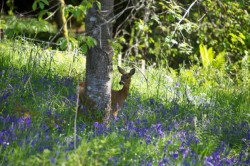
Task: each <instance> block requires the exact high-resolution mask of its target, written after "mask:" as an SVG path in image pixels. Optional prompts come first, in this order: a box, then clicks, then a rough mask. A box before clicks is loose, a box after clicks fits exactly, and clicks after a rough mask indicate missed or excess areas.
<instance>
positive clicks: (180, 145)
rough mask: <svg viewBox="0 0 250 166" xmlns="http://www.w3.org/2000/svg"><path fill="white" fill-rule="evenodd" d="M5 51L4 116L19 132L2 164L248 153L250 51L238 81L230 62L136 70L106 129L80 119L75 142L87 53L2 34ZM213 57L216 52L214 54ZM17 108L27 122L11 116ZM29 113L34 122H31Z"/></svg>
mask: <svg viewBox="0 0 250 166" xmlns="http://www.w3.org/2000/svg"><path fill="white" fill-rule="evenodd" d="M204 48H205V46H204V45H203V46H202V49H203V50H205V52H208V50H209V49H207V48H206V49H204ZM0 55H1V56H0V71H1V73H0V78H1V79H0V89H1V90H0V100H1V101H3V102H0V110H1V112H0V117H1V118H2V119H4V121H3V120H1V121H0V131H1V134H6V135H7V136H9V135H8V134H9V132H7V133H5V132H4V131H5V130H8V131H11V132H10V133H12V131H15V133H14V134H15V135H11V137H10V138H11V139H10V140H8V141H9V142H7V143H6V142H4V143H5V144H4V145H3V146H1V147H0V152H1V153H0V158H2V159H4V160H1V161H0V164H1V165H8V164H9V165H26V164H27V165H37V164H38V165H75V164H76V163H77V164H78V165H115V164H117V165H126V164H129V165H146V164H147V163H151V164H153V165H158V164H159V163H161V162H166V161H167V164H169V165H184V164H185V163H193V164H194V165H203V164H204V162H205V161H206V159H208V158H215V156H213V155H215V154H218V155H219V157H220V159H218V158H216V161H217V159H218V160H219V161H221V162H223V161H224V160H227V159H230V158H234V159H235V160H236V164H238V162H240V161H239V158H241V159H242V160H243V159H244V160H245V161H246V160H247V157H249V145H248V142H247V141H249V139H248V134H249V125H250V124H249V121H250V116H249V114H250V112H249V102H248V101H249V100H250V94H249V93H250V92H249V88H250V87H249V85H250V84H249V73H247V72H248V70H247V69H248V67H249V66H248V65H249V57H248V56H246V57H245V58H244V59H242V62H241V65H239V66H238V67H239V68H238V69H237V71H236V72H237V73H236V74H237V77H238V79H237V80H232V79H231V78H230V75H229V74H228V73H227V72H226V68H225V69H223V68H220V70H219V71H218V69H217V68H216V67H212V66H210V67H209V70H204V68H203V67H200V66H193V67H192V68H190V69H185V68H180V69H179V72H177V71H175V70H174V69H171V68H158V69H155V68H153V67H148V68H147V71H146V73H145V75H144V76H143V75H141V73H140V72H137V73H136V74H135V76H134V77H133V79H132V85H131V88H130V95H129V96H128V99H127V102H126V103H125V104H124V107H123V109H122V110H121V112H119V116H118V119H116V120H114V121H111V122H110V124H109V125H108V126H107V128H105V127H104V126H102V125H101V124H98V123H97V124H96V123H95V124H86V123H85V122H84V121H82V119H81V117H79V119H77V126H78V128H77V137H76V138H77V141H76V145H77V146H76V149H74V147H73V148H72V145H73V144H72V143H74V137H73V136H74V134H73V132H74V127H73V124H74V122H73V119H74V115H75V114H74V113H75V109H76V108H75V107H76V98H75V96H76V94H75V93H76V90H75V89H76V88H75V87H76V85H77V80H78V79H79V78H82V77H83V76H82V75H81V76H80V74H81V73H83V70H84V67H83V64H84V60H83V58H82V57H80V56H72V55H71V52H59V51H52V50H44V49H41V48H40V47H37V46H35V45H34V44H32V43H28V42H26V41H24V40H21V41H17V40H15V41H6V40H2V41H1V43H0ZM210 56H211V57H213V58H211V59H212V60H214V59H216V56H215V54H214V55H210ZM217 56H218V55H217ZM211 63H212V64H213V62H211ZM119 77H120V75H118V72H117V71H114V89H120V87H118V86H119V85H118V82H119ZM247 77H248V78H247ZM145 78H147V79H145ZM247 81H248V82H247ZM3 98H4V100H2V99H3ZM20 107H21V108H20ZM5 115H6V116H5ZM7 115H9V116H10V117H11V118H8V116H7ZM14 115H15V116H17V118H21V119H19V120H20V121H18V122H15V121H10V120H13V119H15V118H13V117H12V116H14ZM27 115H28V116H30V117H31V119H32V123H31V126H30V127H28V128H25V126H24V124H23V120H24V119H25V116H27ZM8 124H9V125H10V128H8ZM18 127H20V128H18ZM17 128H18V129H19V130H16V129H17ZM9 129H10V130H9ZM6 135H5V136H6ZM15 136H17V137H15ZM1 138H4V139H5V138H6V137H1ZM12 138H13V139H12ZM1 143H2V142H1ZM222 145H223V146H222ZM242 154H243V157H239V156H240V155H242ZM218 155H216V156H217V157H218ZM194 160H195V161H194ZM235 160H234V161H235ZM214 162H215V161H214ZM242 163H243V162H242Z"/></svg>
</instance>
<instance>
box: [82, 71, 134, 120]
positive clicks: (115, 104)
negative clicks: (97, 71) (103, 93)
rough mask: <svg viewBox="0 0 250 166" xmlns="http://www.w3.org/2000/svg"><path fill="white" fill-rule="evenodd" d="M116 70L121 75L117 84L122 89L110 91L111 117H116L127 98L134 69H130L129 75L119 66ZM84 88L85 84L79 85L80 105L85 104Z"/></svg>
mask: <svg viewBox="0 0 250 166" xmlns="http://www.w3.org/2000/svg"><path fill="white" fill-rule="evenodd" d="M118 70H119V72H120V73H121V74H122V76H121V81H120V82H119V84H121V85H123V88H122V89H121V90H113V89H112V90H111V106H112V114H113V116H117V114H118V112H119V111H120V110H121V108H122V105H123V102H124V101H125V100H126V98H127V96H128V92H129V87H130V83H131V77H132V76H133V75H134V73H135V69H132V70H130V72H129V73H126V72H125V70H123V69H122V68H120V67H119V66H118ZM85 87H86V83H85V82H81V83H79V101H80V103H81V104H84V103H86V99H85V98H84V92H85ZM87 102H88V101H87Z"/></svg>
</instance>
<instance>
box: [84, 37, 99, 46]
mask: <svg viewBox="0 0 250 166" xmlns="http://www.w3.org/2000/svg"><path fill="white" fill-rule="evenodd" d="M86 44H87V45H88V47H89V48H91V47H94V46H95V45H96V44H97V42H96V40H95V39H94V38H92V37H90V36H88V37H87V40H86Z"/></svg>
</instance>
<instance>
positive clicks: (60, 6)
mask: <svg viewBox="0 0 250 166" xmlns="http://www.w3.org/2000/svg"><path fill="white" fill-rule="evenodd" d="M52 4H53V5H56V6H57V11H56V13H55V21H56V24H57V29H58V31H60V33H59V37H64V38H66V39H67V40H68V28H67V20H66V18H65V15H64V8H65V2H64V0H53V1H52Z"/></svg>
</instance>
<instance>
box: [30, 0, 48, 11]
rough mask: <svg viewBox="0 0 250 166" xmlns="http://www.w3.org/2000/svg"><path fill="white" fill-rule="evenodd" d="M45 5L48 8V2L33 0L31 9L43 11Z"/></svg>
mask: <svg viewBox="0 0 250 166" xmlns="http://www.w3.org/2000/svg"><path fill="white" fill-rule="evenodd" d="M46 5H47V6H49V1H48V0H35V1H34V3H33V5H32V9H33V10H36V9H37V6H39V8H40V9H42V10H43V9H44V7H45V6H46Z"/></svg>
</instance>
